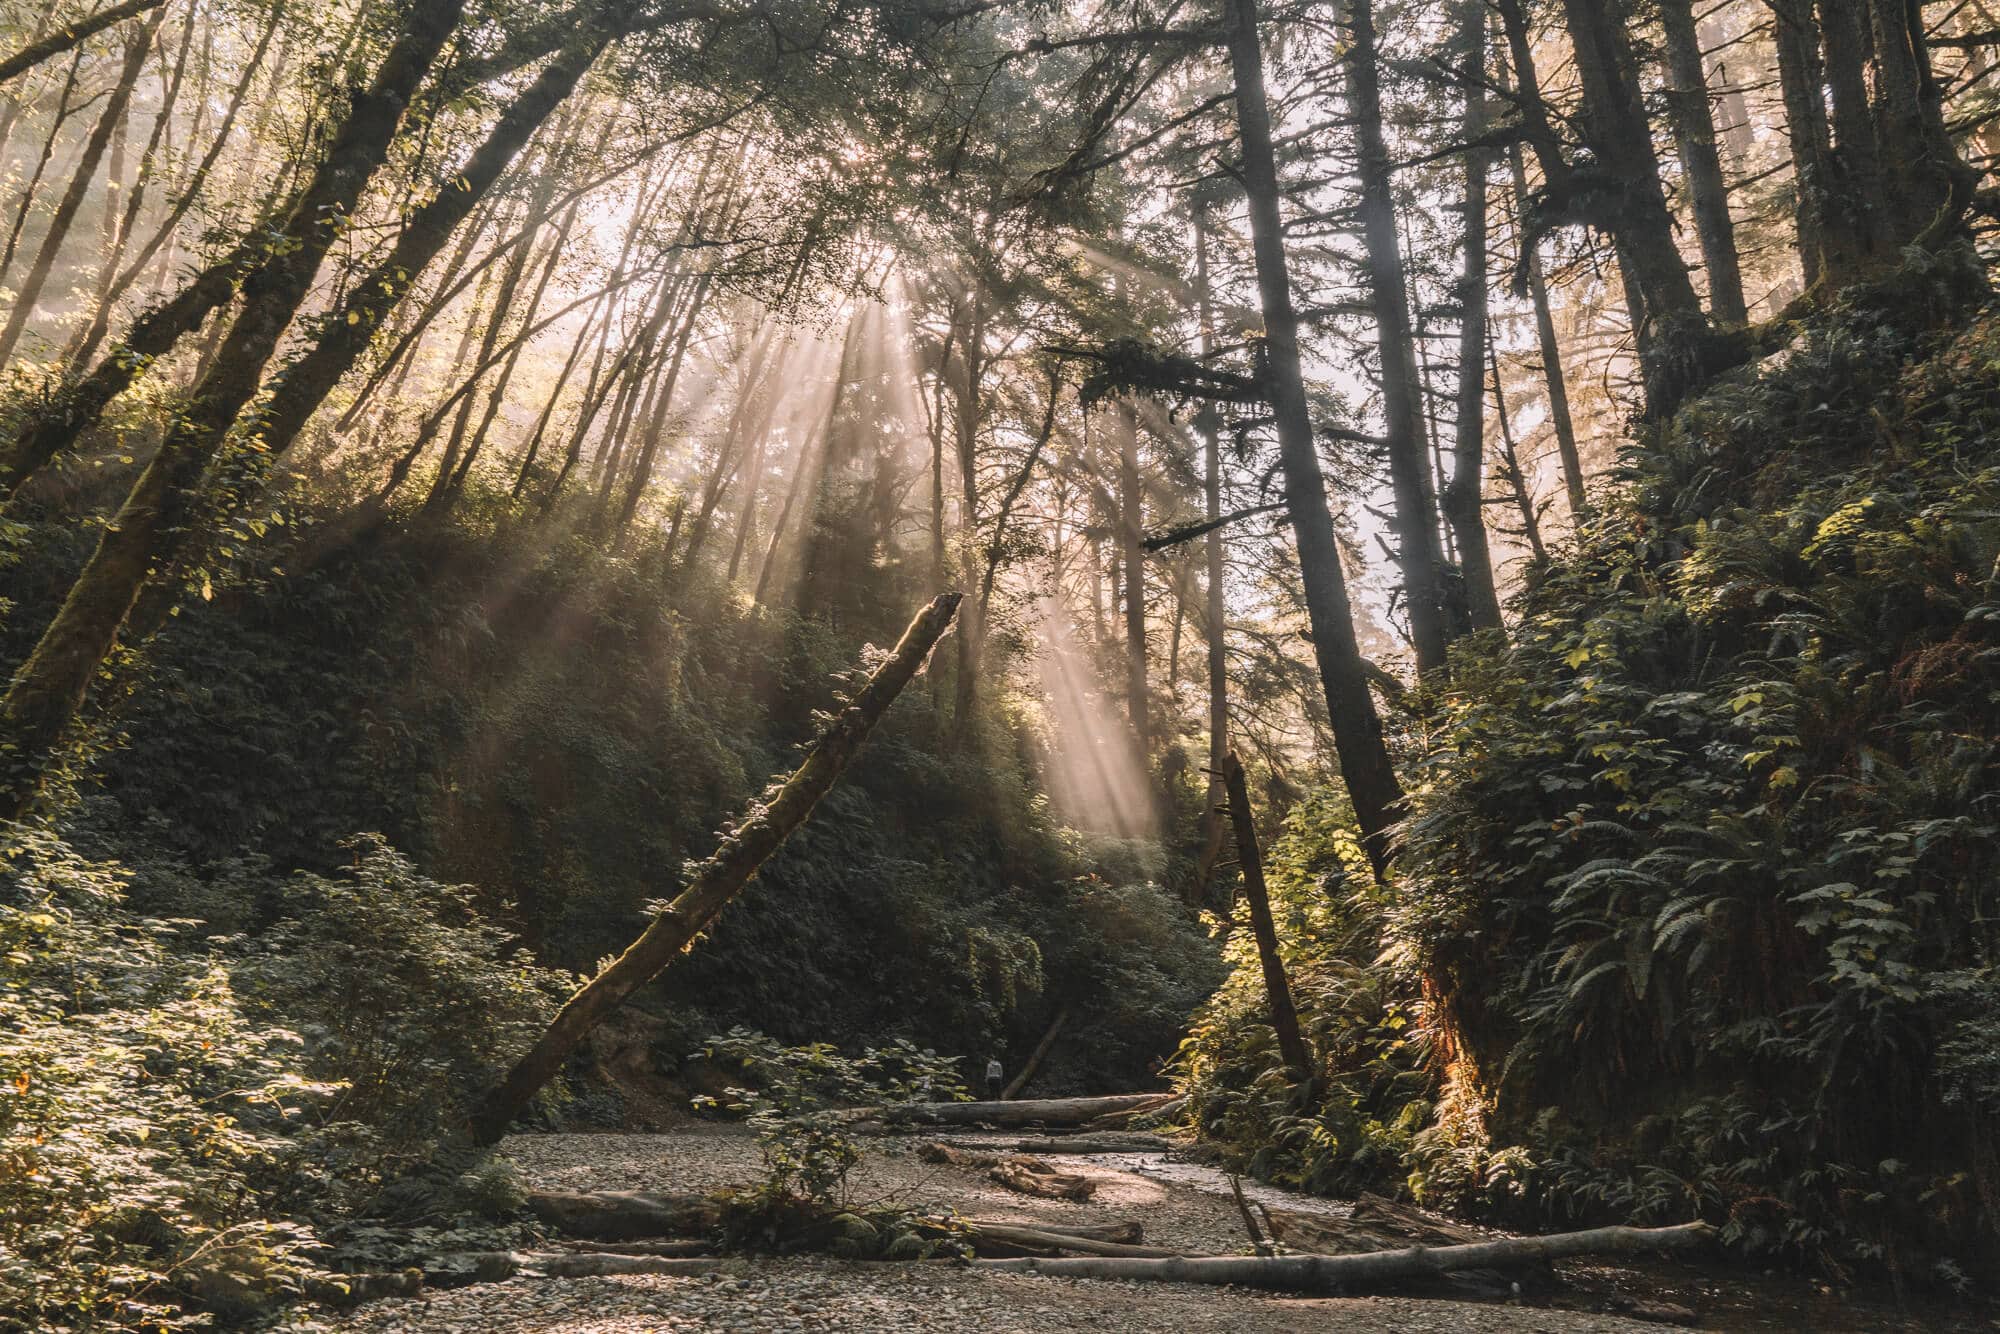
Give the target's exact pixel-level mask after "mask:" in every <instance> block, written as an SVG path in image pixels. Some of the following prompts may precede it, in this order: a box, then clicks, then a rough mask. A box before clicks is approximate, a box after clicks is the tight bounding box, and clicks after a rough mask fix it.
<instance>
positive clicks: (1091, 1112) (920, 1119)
mask: <svg viewBox="0 0 2000 1334" xmlns="http://www.w3.org/2000/svg"><path fill="white" fill-rule="evenodd" d="M1172 1101H1174V1095H1173V1094H1171V1093H1114V1094H1112V1095H1111V1096H1109V1097H1103V1098H1023V1099H1021V1100H1019V1101H1016V1102H909V1103H899V1104H896V1105H893V1106H888V1107H869V1108H863V1109H859V1110H858V1111H857V1112H856V1113H855V1117H856V1119H857V1120H859V1119H862V1118H867V1119H872V1120H879V1121H882V1122H884V1123H886V1124H888V1125H937V1126H976V1125H991V1126H1031V1125H1043V1126H1080V1125H1084V1124H1086V1123H1087V1122H1090V1121H1094V1120H1096V1119H1097V1118H1099V1117H1101V1116H1106V1115H1113V1114H1117V1113H1124V1112H1131V1113H1136V1112H1139V1111H1141V1110H1151V1109H1153V1108H1157V1107H1163V1106H1165V1105H1166V1104H1168V1103H1170V1102H1172Z"/></svg>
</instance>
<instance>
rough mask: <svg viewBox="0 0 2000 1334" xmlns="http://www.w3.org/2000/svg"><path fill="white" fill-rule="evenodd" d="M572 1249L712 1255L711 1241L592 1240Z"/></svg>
mask: <svg viewBox="0 0 2000 1334" xmlns="http://www.w3.org/2000/svg"><path fill="white" fill-rule="evenodd" d="M568 1249H570V1250H572V1251H585V1250H588V1251H595V1252H597V1253H598V1254H600V1255H678V1256H683V1257H685V1256H700V1255H714V1254H715V1243H714V1242H712V1241H694V1240H689V1241H592V1242H584V1243H579V1244H577V1245H574V1246H571V1247H569V1248H568Z"/></svg>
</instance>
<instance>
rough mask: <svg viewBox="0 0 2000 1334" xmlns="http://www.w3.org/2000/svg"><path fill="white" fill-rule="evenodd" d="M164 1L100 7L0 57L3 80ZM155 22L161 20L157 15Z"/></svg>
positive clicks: (144, 0)
mask: <svg viewBox="0 0 2000 1334" xmlns="http://www.w3.org/2000/svg"><path fill="white" fill-rule="evenodd" d="M163 2H164V0H125V3H124V4H120V5H112V6H111V7H110V8H108V9H104V10H100V11H99V12H97V13H95V14H93V15H91V16H90V17H89V18H87V19H82V20H80V21H78V22H76V23H72V24H68V25H67V26H65V27H62V28H58V29H57V30H56V31H55V32H52V33H50V34H49V35H48V36H46V37H43V38H41V39H39V40H37V41H33V42H30V43H28V45H26V46H24V47H22V48H21V49H20V50H18V51H16V52H15V53H14V54H13V55H11V56H7V57H6V58H4V59H0V83H4V82H5V81H7V80H8V79H11V78H13V77H14V76H15V75H17V74H24V73H26V72H27V71H29V70H31V69H33V68H34V67H35V66H37V65H39V64H41V63H42V62H43V61H45V60H51V59H54V58H55V57H56V56H59V55H61V54H62V53H63V52H65V51H73V50H75V49H76V48H77V47H79V46H82V45H83V44H84V43H85V42H87V41H89V40H90V39H91V38H93V37H95V36H97V34H98V33H100V32H103V31H104V30H105V29H106V28H109V27H111V26H112V25H113V24H117V23H123V22H124V21H125V20H126V19H129V18H135V17H137V16H138V15H140V14H143V13H145V12H146V11H147V10H149V9H157V8H159V6H160V5H161V4H162V3H163ZM154 22H155V23H157V22H158V19H157V18H156V19H155V20H154Z"/></svg>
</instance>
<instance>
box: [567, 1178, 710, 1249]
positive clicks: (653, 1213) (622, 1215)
mask: <svg viewBox="0 0 2000 1334" xmlns="http://www.w3.org/2000/svg"><path fill="white" fill-rule="evenodd" d="M528 1211H529V1212H530V1213H532V1214H534V1216H535V1217H536V1218H538V1219H540V1220H541V1221H542V1223H543V1224H545V1225H546V1226H548V1227H549V1228H551V1229H553V1230H554V1231H557V1232H560V1233H562V1234H563V1235H565V1236H570V1237H581V1238H583V1239H585V1240H587V1241H637V1240H640V1239H642V1238H646V1237H699V1236H705V1235H706V1234H708V1233H711V1232H713V1231H715V1230H716V1229H717V1228H718V1227H720V1226H721V1225H722V1210H721V1208H720V1206H718V1205H717V1204H716V1202H715V1201H714V1200H713V1199H711V1198H710V1197H708V1196H706V1195H656V1194H653V1193H652V1192H650V1191H641V1190H600V1191H574V1190H539V1191H535V1192H532V1193H531V1194H530V1195H529V1196H528Z"/></svg>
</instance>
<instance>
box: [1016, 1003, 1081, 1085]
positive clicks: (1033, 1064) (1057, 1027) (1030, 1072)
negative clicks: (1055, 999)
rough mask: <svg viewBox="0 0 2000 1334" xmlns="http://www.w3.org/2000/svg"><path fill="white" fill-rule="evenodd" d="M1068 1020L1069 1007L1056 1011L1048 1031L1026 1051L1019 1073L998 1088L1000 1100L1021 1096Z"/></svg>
mask: <svg viewBox="0 0 2000 1334" xmlns="http://www.w3.org/2000/svg"><path fill="white" fill-rule="evenodd" d="M1068 1022H1069V1007H1068V1006H1064V1007H1063V1008H1062V1009H1060V1010H1057V1011H1056V1017H1055V1019H1054V1020H1053V1021H1052V1022H1051V1023H1050V1024H1049V1031H1048V1032H1046V1033H1044V1034H1042V1040H1041V1041H1040V1042H1037V1043H1036V1044H1035V1049H1034V1050H1033V1051H1031V1052H1029V1053H1028V1059H1027V1060H1026V1061H1024V1062H1022V1064H1021V1073H1020V1074H1018V1075H1015V1076H1014V1080H1013V1082H1012V1083H1010V1084H1008V1085H1007V1087H1006V1088H1004V1089H1001V1090H1000V1101H1002V1102H1012V1101H1013V1100H1014V1099H1016V1098H1018V1097H1020V1096H1021V1090H1022V1089H1024V1088H1026V1087H1028V1081H1029V1080H1031V1079H1033V1078H1034V1077H1035V1071H1036V1070H1038V1069H1040V1068H1041V1064H1042V1058H1043V1057H1044V1056H1047V1055H1048V1054H1049V1048H1050V1047H1053V1046H1055V1045H1056V1034H1058V1033H1060V1032H1062V1030H1063V1025H1064V1024H1066V1023H1068Z"/></svg>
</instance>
